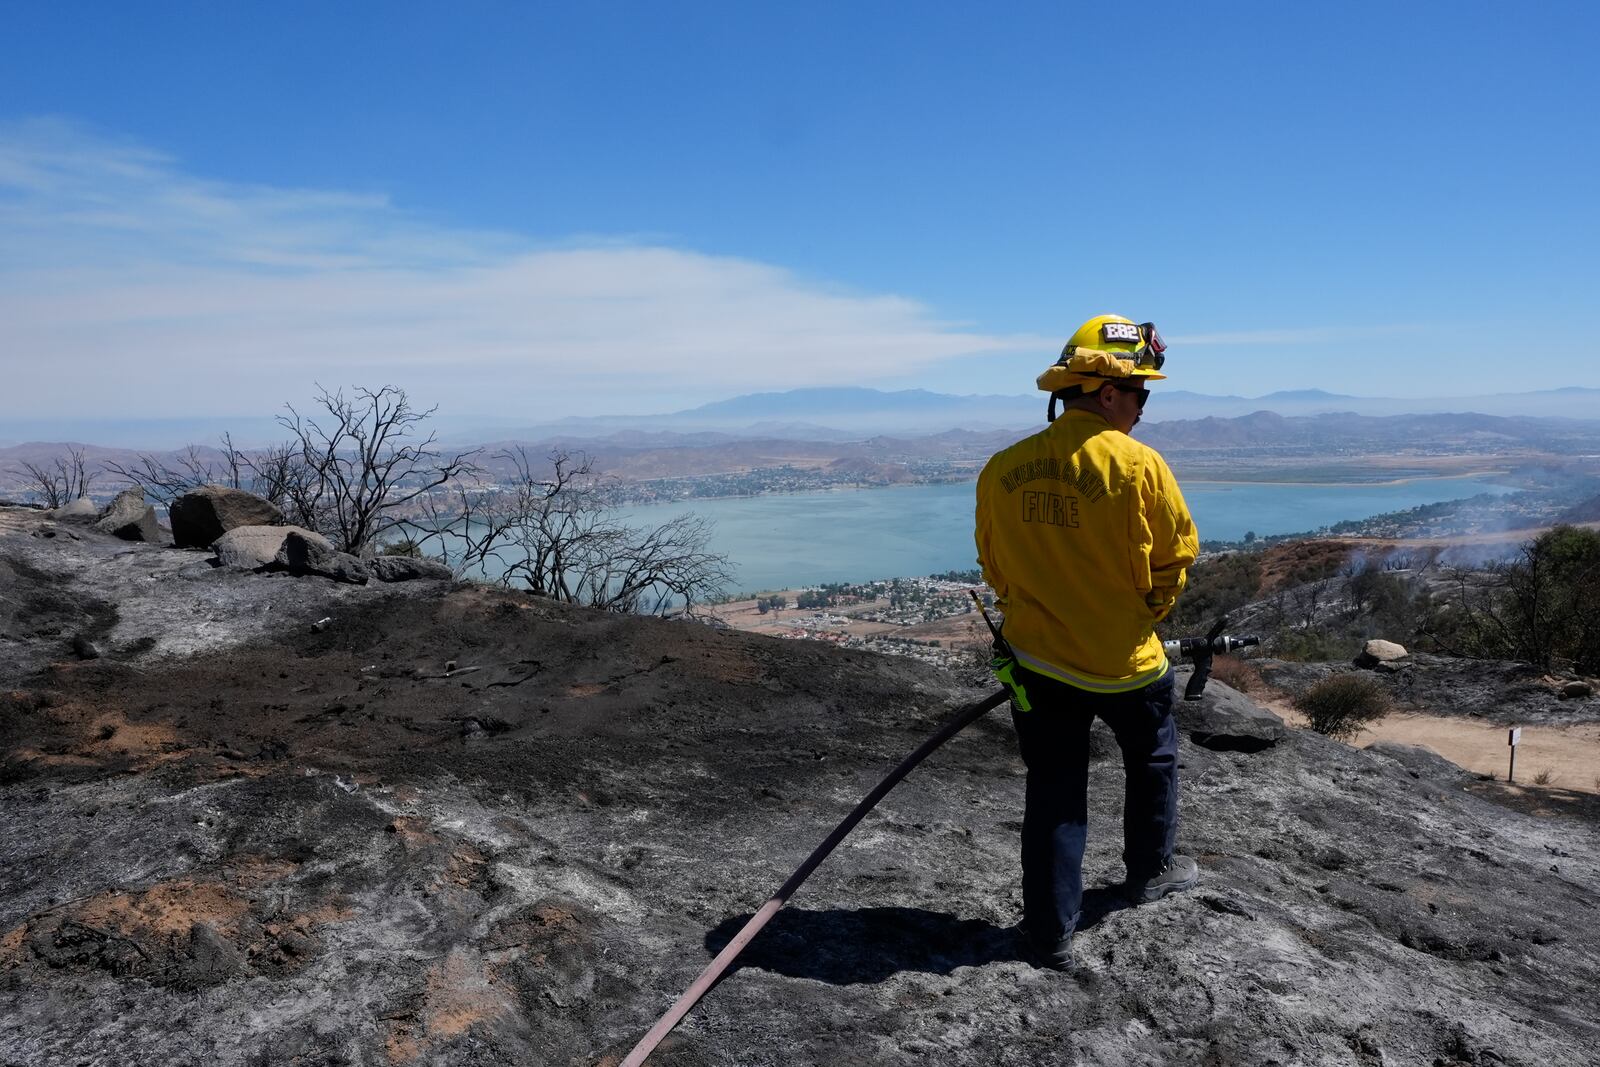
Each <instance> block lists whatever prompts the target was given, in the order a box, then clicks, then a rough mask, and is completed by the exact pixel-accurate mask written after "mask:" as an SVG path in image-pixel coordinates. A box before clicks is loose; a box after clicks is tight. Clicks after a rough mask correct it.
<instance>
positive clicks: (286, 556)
mask: <svg viewBox="0 0 1600 1067" xmlns="http://www.w3.org/2000/svg"><path fill="white" fill-rule="evenodd" d="M307 532H308V531H302V530H299V529H294V530H291V531H290V532H289V535H288V536H287V537H285V538H284V539H283V544H282V545H281V546H279V548H278V553H277V555H276V556H274V557H273V566H274V567H275V568H276V569H279V570H285V571H288V572H289V573H290V574H292V575H294V576H296V577H304V576H306V575H314V576H316V577H320V578H332V579H333V580H334V581H336V582H350V583H352V584H354V585H366V584H367V582H368V580H370V578H371V577H372V576H371V575H370V574H369V573H368V572H367V568H366V565H365V564H364V563H362V562H361V561H360V560H359V559H357V558H356V557H355V556H352V555H351V554H350V553H348V552H340V551H337V550H336V549H335V548H334V547H333V546H332V545H331V544H329V543H328V539H327V538H325V537H322V536H321V535H318V534H312V535H311V536H310V537H307V536H306V533H307Z"/></svg>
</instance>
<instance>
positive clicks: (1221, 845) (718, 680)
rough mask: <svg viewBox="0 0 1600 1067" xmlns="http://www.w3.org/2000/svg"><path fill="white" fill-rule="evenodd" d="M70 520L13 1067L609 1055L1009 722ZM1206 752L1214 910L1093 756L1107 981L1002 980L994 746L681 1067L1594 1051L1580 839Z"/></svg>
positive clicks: (27, 891)
mask: <svg viewBox="0 0 1600 1067" xmlns="http://www.w3.org/2000/svg"><path fill="white" fill-rule="evenodd" d="M43 532H44V531H43V526H42V524H41V523H40V522H39V521H38V520H36V519H33V518H31V517H30V518H29V519H28V520H27V521H25V522H24V521H17V522H13V523H12V531H11V532H10V533H9V534H8V535H6V536H3V537H0V628H3V630H4V633H5V636H4V638H0V694H4V695H3V696H0V730H3V737H0V740H3V760H4V763H3V776H4V777H3V784H0V796H3V798H4V804H5V809H4V810H5V819H4V822H3V825H0V856H3V857H4V865H3V872H0V1004H3V1005H4V1008H5V1010H4V1012H3V1014H0V1063H7V1064H10V1063H15V1064H36V1063H85V1064H101V1063H103V1064H113V1063H114V1064H145V1063H148V1064H157V1063H160V1064H168V1063H186V1062H194V1063H202V1062H203V1063H222V1064H278V1063H285V1064H287V1063H300V1064H366V1063H413V1062H415V1063H441V1064H504V1063H513V1062H515V1063H552V1064H586V1063H599V1062H607V1061H614V1060H615V1059H616V1058H619V1057H620V1055H621V1054H622V1053H623V1052H625V1051H626V1049H627V1048H628V1047H630V1046H631V1044H632V1042H633V1041H634V1040H635V1039H637V1037H638V1036H639V1035H640V1034H641V1033H642V1032H643V1031H644V1029H646V1028H647V1027H648V1025H649V1024H650V1022H651V1021H652V1020H653V1019H654V1018H655V1016H656V1015H657V1014H659V1012H660V1011H661V1010H663V1009H664V1008H665V1006H666V1005H667V1004H668V1003H669V1002H670V1001H671V999H672V998H673V997H675V996H676V995H677V993H678V992H679V991H680V990H681V989H682V988H683V986H685V985H686V984H687V983H688V981H689V980H690V979H691V978H693V976H694V975H695V974H697V973H698V972H699V970H700V969H701V968H702V967H703V966H704V965H705V963H706V961H707V960H708V958H709V954H710V953H712V952H714V951H715V950H716V949H717V948H719V947H720V946H721V944H723V943H725V941H726V939H727V938H728V937H729V936H731V934H732V932H733V930H735V929H737V925H738V923H740V922H741V921H742V919H743V917H745V916H746V915H748V913H749V912H750V910H751V909H753V908H754V907H755V906H756V905H758V904H759V903H760V902H761V901H762V900H764V899H765V897H766V896H767V895H768V894H769V893H770V892H771V891H772V889H773V888H774V887H775V886H776V885H777V884H778V883H779V882H781V881H782V879H783V877H784V876H785V875H787V873H788V872H789V870H790V869H791V868H792V867H793V865H794V864H795V863H796V862H798V861H799V860H800V859H801V858H803V856H804V855H805V853H806V852H807V851H809V849H810V847H811V846H812V845H813V844H814V843H815V841H816V840H818V839H820V838H821V836H822V835H823V834H824V833H825V832H826V831H827V829H829V828H830V827H831V826H832V825H833V823H834V822H835V821H837V819H838V818H839V817H840V816H841V815H842V814H843V813H844V812H845V811H847V810H848V809H849V807H850V805H851V804H852V803H853V802H854V801H855V800H856V799H857V798H858V797H859V796H860V795H861V794H862V793H864V792H866V790H867V789H869V788H870V787H871V786H872V784H873V783H874V782H875V781H876V780H877V778H878V777H879V776H880V775H881V774H882V773H883V772H884V771H886V770H887V769H888V768H889V767H890V766H892V765H893V764H894V762H896V761H897V760H898V759H899V758H900V757H901V756H902V755H903V754H904V753H905V752H906V751H908V750H909V749H911V748H912V747H914V746H915V744H916V743H917V742H918V741H919V740H920V739H921V738H922V737H923V736H924V735H925V734H927V733H929V732H931V731H932V730H933V729H934V727H935V726H936V725H937V723H938V722H939V721H940V720H941V718H943V717H944V716H946V715H948V714H949V713H950V712H951V711H952V710H953V709H954V708H955V707H957V706H959V705H960V704H962V703H964V702H966V701H968V700H971V699H974V698H975V697H977V696H979V695H981V694H980V692H977V691H973V690H969V689H965V688H963V687H961V685H960V684H959V683H958V682H956V681H955V680H954V679H952V678H950V677H948V676H946V675H944V674H941V673H939V672H937V671H935V670H933V669H931V668H927V667H923V666H921V665H919V664H916V663H914V662H909V661H902V660H893V659H888V658H879V657H876V656H872V655H870V654H867V653H852V652H849V651H844V650H839V649H834V648H830V647H826V646H823V645H811V644H804V643H795V642H780V641H776V640H771V639H766V638H761V637H756V636H751V635H746V634H740V633H736V632H731V631H725V630H716V629H711V628H707V627H701V626H698V625H694V624H690V623H681V622H661V621H653V620H645V619H637V618H629V617H623V616H616V615H605V614H599V613H593V612H587V611H580V610H575V609H568V608H564V607H562V606H560V605H556V604H552V603H550V602H547V601H541V600H534V599H529V598H525V597H520V596H516V595H512V594H506V593H501V592H493V591H490V590H485V589H480V588H474V587H462V586H450V585H449V584H448V583H411V584H409V585H408V586H406V587H395V588H387V589H385V588H376V587H373V588H354V587H349V586H337V585H334V584H333V583H329V582H324V581H322V580H320V579H291V578H288V577H284V576H271V575H255V574H240V573H227V572H213V571H209V570H201V569H197V568H196V567H195V564H197V563H198V562H199V561H200V559H201V557H200V556H198V555H196V554H193V553H181V552H177V551H175V550H171V549H162V548H157V547H153V546H142V545H128V544H126V543H123V542H116V541H113V540H112V539H110V538H100V537H98V536H97V535H92V534H89V533H79V534H78V535H77V536H71V535H68V534H62V533H58V536H55V537H45V536H42V534H43ZM322 619H329V620H331V621H330V622H328V623H327V624H326V625H324V626H321V627H320V628H319V627H317V626H316V625H315V624H316V623H318V622H319V621H320V620H322ZM75 638H83V641H79V642H75V641H74V639H75ZM84 642H88V643H89V644H91V645H93V646H94V647H93V649H92V651H93V652H94V653H98V658H83V656H85V655H87V654H89V652H88V651H86V649H85V646H84ZM1219 696H1220V698H1221V699H1223V700H1225V701H1233V700H1243V698H1238V697H1236V696H1234V695H1232V694H1229V693H1228V692H1227V691H1226V690H1219ZM1213 703H1215V702H1213ZM1190 714H1191V713H1190V711H1189V709H1186V716H1189V715H1190ZM1195 725H1196V724H1195V722H1194V721H1193V720H1192V718H1186V728H1187V736H1186V739H1185V741H1184V747H1183V750H1182V759H1183V764H1184V766H1183V774H1184V776H1185V781H1186V790H1187V792H1186V794H1185V807H1184V825H1183V829H1182V832H1181V838H1180V840H1181V842H1182V844H1183V846H1184V847H1185V849H1186V850H1187V851H1190V852H1191V853H1193V854H1195V855H1197V856H1198V857H1199V858H1200V860H1201V863H1202V866H1203V868H1204V872H1205V880H1204V882H1203V883H1202V885H1201V887H1200V888H1199V889H1198V890H1197V891H1195V892H1193V893H1190V894H1186V895H1183V896H1180V897H1176V898H1172V899H1170V900H1168V901H1164V902H1162V903H1161V904H1159V905H1153V906H1147V907H1143V908H1139V909H1125V908H1122V907H1120V906H1119V905H1117V904H1116V903H1115V901H1114V898H1113V895H1112V893H1111V892H1110V888H1109V886H1110V883H1111V882H1112V881H1114V880H1115V879H1116V878H1118V877H1119V876H1120V873H1121V872H1120V866H1119V864H1118V862H1117V859H1116V856H1117V852H1118V851H1119V842H1118V840H1117V831H1116V826H1117V811H1118V809H1119V807H1120V790H1121V786H1120V769H1119V768H1118V767H1116V766H1115V761H1114V760H1111V761H1108V760H1105V759H1100V760H1098V761H1097V763H1096V768H1095V772H1094V786H1093V788H1094V805H1095V807H1094V816H1093V818H1094V821H1095V830H1094V832H1093V835H1092V843H1091V853H1090V857H1089V861H1088V864H1087V873H1088V874H1089V876H1090V878H1091V881H1092V882H1093V883H1094V888H1093V889H1092V891H1091V894H1090V902H1089V908H1090V911H1089V915H1088V919H1087V921H1086V928H1085V929H1084V931H1083V933H1082V934H1081V936H1080V937H1079V943H1078V957H1079V960H1080V962H1081V967H1080V969H1079V971H1078V972H1077V973H1076V974H1073V975H1069V976H1063V975H1059V974H1055V973H1053V972H1046V971H1038V970H1034V969H1032V968H1031V967H1029V966H1028V965H1026V964H1025V963H1023V962H1021V961H1019V960H1017V959H1016V958H1015V954H1014V952H1013V951H1012V948H1011V943H1010V937H1009V934H1008V931H1007V928H1008V927H1009V926H1010V925H1011V924H1012V923H1013V922H1014V921H1015V920H1016V918H1017V914H1018V891H1017V887H1016V858H1015V853H1016V841H1017V829H1018V820H1019V818H1020V809H1021V785H1022V777H1021V766H1020V764H1019V762H1018V760H1017V759H1016V757H1015V753H1014V749H1013V744H1012V741H1011V737H1010V726H1009V723H1007V722H1005V721H1004V719H1003V718H1002V717H1000V716H995V717H991V718H990V719H988V720H985V721H981V722H980V723H978V724H977V725H976V726H974V727H973V728H971V729H970V730H968V731H967V732H966V733H965V734H963V735H961V736H960V737H958V738H957V739H956V740H955V741H953V742H952V743H951V744H950V745H949V746H948V747H947V748H946V749H945V750H943V751H941V752H940V753H938V754H937V755H935V756H934V757H933V759H932V760H930V761H929V763H928V764H927V765H926V766H924V767H923V768H922V769H920V770H918V771H917V772H916V773H915V774H913V775H912V777H911V778H910V779H909V780H908V781H907V782H906V783H904V784H903V785H902V786H901V787H900V788H899V789H897V790H896V791H895V792H894V793H893V794H891V795H890V797H889V798H888V800H887V801H885V803H884V804H883V805H882V806H881V807H880V808H879V810H878V811H877V812H876V813H874V815H872V816H870V817H869V819H868V820H867V822H866V823H865V824H864V825H863V826H862V827H861V828H860V829H858V830H857V832H856V834H855V835H853V836H852V837H851V838H850V839H849V840H848V841H847V842H846V844H845V845H844V846H843V847H842V848H841V849H840V850H839V852H838V853H836V854H835V855H834V856H833V857H832V858H831V859H830V860H829V861H828V862H827V863H826V864H825V865H824V866H823V868H822V869H821V870H820V871H819V872H818V873H817V875H816V876H815V877H814V878H813V880H812V881H811V882H810V883H809V884H808V885H807V886H806V888H805V889H804V890H802V892H801V893H800V895H799V897H798V898H797V900H796V902H795V904H793V905H792V906H791V907H790V908H789V909H787V910H786V911H785V912H784V913H782V914H781V915H780V916H779V919H778V920H777V921H776V922H774V924H773V925H772V926H771V927H770V928H769V930H768V931H767V933H765V934H764V935H763V936H762V937H761V938H760V939H759V940H758V941H757V942H756V944H755V945H753V946H752V948H751V950H750V952H749V954H748V956H747V957H746V959H745V961H744V964H743V966H742V968H741V969H740V970H739V971H738V972H737V973H735V974H734V975H732V976H731V977H730V978H729V979H728V980H727V981H725V982H724V983H723V984H722V985H721V986H719V988H718V989H717V990H715V991H714V992H713V993H712V994H711V996H710V997H709V998H708V999H707V1000H706V1001H705V1002H704V1004H703V1005H702V1006H701V1008H699V1009H698V1010H697V1011H696V1013H695V1014H694V1015H693V1016H691V1018H690V1020H689V1022H688V1023H687V1024H686V1025H685V1026H684V1027H683V1028H682V1029H681V1030H680V1032H679V1033H678V1034H676V1035H675V1036H674V1037H673V1038H671V1039H670V1040H669V1043H668V1044H667V1045H664V1046H663V1048H662V1050H661V1051H660V1052H659V1053H658V1054H657V1056H656V1057H655V1058H653V1060H652V1062H660V1063H662V1064H673V1063H676V1064H735V1063H737V1064H761V1063H773V1064H778V1063H784V1064H789V1063H861V1064H867V1063H873V1064H879V1063H921V1062H949V1063H974V1064H978V1063H983V1064H989V1063H1015V1064H1025V1063H1026V1064H1036V1063H1094V1064H1122V1063H1131V1062H1151V1063H1156V1062H1160V1063H1196V1064H1202V1063H1216V1064H1223V1063H1226V1064H1271V1063H1280V1064H1290V1063H1319V1064H1320V1063H1348V1064H1378V1063H1412V1062H1419V1063H1473V1064H1486V1063H1497V1062H1498V1063H1513V1064H1529V1065H1533V1064H1541V1065H1542V1064H1569V1063H1570V1064H1578V1063H1583V1062H1588V1057H1589V1056H1590V1053H1587V1052H1585V1051H1584V1050H1585V1049H1592V1048H1593V1047H1594V1046H1595V1044H1596V1043H1597V1041H1600V1024H1597V1022H1596V1020H1595V1018H1594V1014H1593V1011H1592V1004H1593V990H1594V988H1595V986H1596V983H1597V981H1600V934H1597V933H1596V932H1595V930H1594V928H1593V925H1592V923H1591V922H1590V919H1591V917H1592V909H1593V907H1594V903H1595V901H1596V897H1597V892H1596V888H1595V887H1596V886H1597V885H1600V841H1597V838H1596V834H1595V831H1594V827H1593V825H1592V824H1590V823H1588V822H1585V821H1583V820H1580V819H1575V818H1571V817H1568V816H1564V815H1545V816H1540V815H1536V814H1531V813H1528V812H1520V811H1516V810H1512V809H1511V808H1508V807H1506V806H1504V805H1502V804H1499V803H1497V802H1496V801H1495V799H1494V797H1493V795H1492V794H1490V795H1480V792H1479V791H1475V786H1476V785H1477V783H1474V782H1473V781H1472V780H1471V779H1470V777H1469V776H1467V775H1465V774H1463V773H1462V772H1460V771H1459V770H1457V769H1455V768H1454V767H1453V766H1452V765H1450V764H1447V763H1445V762H1444V761H1442V760H1439V759H1437V758H1436V757H1431V756H1430V755H1428V754H1427V753H1424V752H1421V751H1419V750H1407V749H1400V748H1390V749H1387V750H1367V751H1357V750H1354V749H1351V748H1349V747H1347V746H1344V745H1341V744H1337V743H1335V742H1331V741H1328V740H1326V739H1324V738H1321V737H1318V736H1315V735H1311V734H1307V733H1303V732H1300V731H1285V732H1283V735H1282V739H1281V740H1278V741H1276V743H1271V744H1265V745H1254V744H1252V745H1238V744H1220V745H1219V744H1218V739H1217V738H1216V737H1215V736H1212V737H1209V738H1208V740H1207V743H1208V744H1212V745H1216V746H1217V747H1203V746H1201V745H1199V744H1196V743H1194V742H1193V741H1192V739H1191V738H1192V737H1194V736H1205V732H1204V731H1201V730H1198V729H1196V728H1195ZM1243 748H1253V749H1255V751H1243V750H1241V749H1243Z"/></svg>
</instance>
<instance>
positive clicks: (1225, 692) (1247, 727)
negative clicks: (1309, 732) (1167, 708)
mask: <svg viewBox="0 0 1600 1067" xmlns="http://www.w3.org/2000/svg"><path fill="white" fill-rule="evenodd" d="M1174 674H1175V678H1174V680H1173V686H1174V687H1175V688H1174V690H1173V700H1172V711H1173V715H1174V717H1176V719H1177V720H1178V728H1179V729H1181V730H1185V731H1187V732H1188V734H1189V739H1190V740H1191V741H1193V742H1194V743H1195V744H1197V745H1199V746H1201V747H1202V748H1210V749H1215V750H1217V751H1220V752H1259V751H1261V750H1262V749H1264V748H1267V747H1269V746H1271V745H1275V744H1277V743H1278V742H1279V741H1282V740H1283V739H1284V738H1285V737H1288V736H1289V728H1288V727H1287V726H1286V725H1284V722H1283V720H1282V719H1280V718H1278V717H1277V716H1276V715H1274V714H1273V713H1272V712H1270V711H1268V710H1267V709H1266V708H1264V707H1262V706H1261V705H1260V704H1257V703H1256V702H1255V701H1253V700H1251V699H1250V698H1249V697H1247V696H1245V695H1244V694H1243V693H1241V692H1239V691H1238V690H1236V689H1233V688H1231V687H1229V686H1227V685H1224V684H1223V683H1221V682H1219V681H1217V680H1216V679H1215V678H1213V679H1211V681H1209V682H1207V683H1206V691H1205V695H1204V696H1202V697H1201V698H1200V699H1199V700H1185V699H1183V687H1184V684H1185V683H1187V682H1188V680H1189V672H1188V671H1178V672H1174Z"/></svg>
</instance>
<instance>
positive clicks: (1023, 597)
mask: <svg viewBox="0 0 1600 1067" xmlns="http://www.w3.org/2000/svg"><path fill="white" fill-rule="evenodd" d="M976 537H977V542H978V565H979V566H981V567H982V568H983V577H984V579H985V580H986V581H987V582H988V583H989V585H990V587H991V588H993V589H994V591H995V593H996V595H997V596H998V598H999V603H1000V605H1001V607H1002V609H1003V610H1004V612H1005V637H1006V640H1007V641H1008V642H1010V644H1011V648H1012V651H1013V652H1015V653H1016V656H1017V659H1018V661H1019V662H1020V663H1021V664H1022V665H1023V666H1024V667H1027V668H1028V669H1029V670H1032V671H1036V672H1037V673H1039V674H1043V675H1046V676H1048V677H1051V678H1055V679H1057V680H1059V681H1063V682H1066V683H1068V684H1069V685H1074V686H1077V687H1078V688H1080V689H1087V690H1090V691H1092V692H1097V693H1120V692H1126V691H1128V690H1132V689H1138V688H1140V687H1141V686H1145V685H1149V684H1150V683H1151V682H1153V681H1156V680H1157V679H1159V678H1160V677H1161V676H1162V675H1164V674H1166V673H1167V657H1166V654H1165V653H1164V652H1163V651H1162V649H1161V642H1160V640H1158V639H1157V637H1156V635H1155V630H1154V625H1155V623H1157V622H1159V621H1160V620H1162V619H1164V618H1166V616H1167V613H1168V612H1169V611H1171V610H1172V605H1173V604H1174V603H1176V601H1177V599H1178V594H1179V593H1181V592H1182V591H1183V586H1184V582H1185V580H1186V578H1187V569H1188V567H1189V565H1190V564H1191V563H1193V562H1194V559H1195V555H1196V553H1197V552H1198V551H1199V547H1200V539H1199V537H1198V535H1197V534H1196V533H1195V528H1194V520H1193V519H1192V518H1191V517H1190V515H1189V509H1188V507H1187V506H1186V505H1185V504H1184V502H1183V494H1182V493H1181V492H1179V490H1178V482H1177V479H1175V478H1174V477H1173V476H1172V471H1171V469H1170V468H1168V466H1167V463H1166V460H1164V459H1162V458H1161V454H1160V453H1159V452H1157V451H1156V450H1155V449H1153V448H1151V447H1149V446H1148V445H1146V444H1143V443H1142V442H1139V441H1135V440H1134V439H1133V438H1131V437H1129V436H1128V435H1127V434H1125V433H1122V432H1120V431H1118V430H1116V429H1114V428H1113V427H1112V426H1111V425H1109V424H1108V423H1107V422H1106V421H1105V419H1103V418H1101V417H1100V416H1099V415H1097V414H1095V413H1094V412H1092V411H1081V410H1074V409H1069V410H1067V411H1066V412H1065V413H1063V414H1062V416H1061V417H1060V418H1059V419H1057V420H1056V421H1055V422H1053V423H1051V424H1050V425H1049V426H1048V427H1046V428H1045V429H1044V430H1042V431H1040V432H1039V433H1036V434H1034V435H1033V436H1032V437H1028V438H1024V439H1023V440H1021V441H1018V442H1017V443H1016V444H1014V445H1012V446H1011V447H1010V448H1007V449H1005V450H1004V451H1001V452H999V453H997V454H996V455H995V456H994V457H993V458H992V459H990V460H989V462H988V464H987V465H986V466H985V467H984V468H983V473H982V474H980V475H979V476H978V521H977V532H976Z"/></svg>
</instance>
